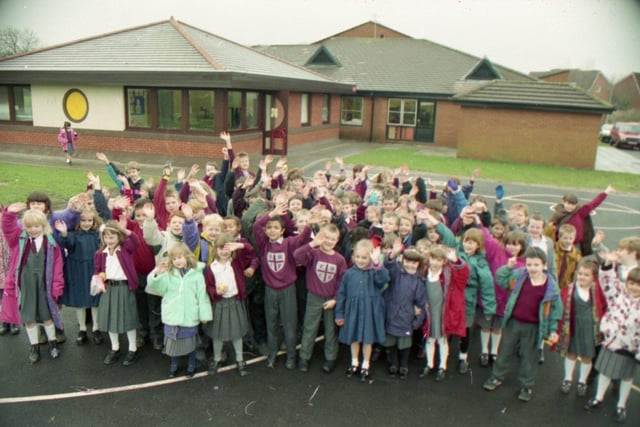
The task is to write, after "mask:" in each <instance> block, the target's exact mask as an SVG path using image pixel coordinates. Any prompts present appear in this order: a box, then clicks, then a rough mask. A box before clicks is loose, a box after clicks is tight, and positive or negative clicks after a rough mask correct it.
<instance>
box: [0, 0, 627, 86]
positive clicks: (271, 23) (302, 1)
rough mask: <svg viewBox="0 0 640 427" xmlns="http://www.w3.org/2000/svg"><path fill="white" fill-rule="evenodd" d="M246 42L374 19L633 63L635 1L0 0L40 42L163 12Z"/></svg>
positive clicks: (562, 63) (510, 61)
mask: <svg viewBox="0 0 640 427" xmlns="http://www.w3.org/2000/svg"><path fill="white" fill-rule="evenodd" d="M171 16H173V17H175V18H176V19H178V20H180V21H182V22H185V23H187V24H190V25H193V26H195V27H198V28H200V29H202V30H205V31H208V32H210V33H213V34H216V35H218V36H221V37H225V38H228V39H231V40H233V41H235V42H238V43H243V44H247V45H255V44H295V43H309V42H313V41H316V40H319V39H322V38H325V37H327V36H330V35H332V34H335V33H337V32H340V31H343V30H346V29H348V28H350V27H353V26H356V25H359V24H361V23H363V22H366V21H371V20H373V21H377V22H379V23H381V24H383V25H385V26H387V27H391V28H393V29H395V30H397V31H400V32H402V33H404V34H407V35H409V36H412V37H415V38H425V39H429V40H431V41H433V42H436V43H440V44H443V45H446V46H449V47H452V48H454V49H457V50H460V51H463V52H467V53H470V54H473V55H476V56H479V57H483V56H486V57H488V58H489V59H490V60H491V61H493V62H495V63H498V64H500V65H503V66H506V67H510V68H513V69H515V70H518V71H521V72H525V73H528V72H530V71H544V70H549V69H552V68H580V69H583V70H588V69H598V70H601V71H603V72H604V74H605V75H606V76H607V77H608V78H609V79H611V80H614V81H616V80H619V79H621V78H622V77H625V76H626V75H628V74H629V73H631V72H640V0H269V1H267V0H56V1H53V0H0V28H4V27H7V26H9V25H13V26H14V27H17V28H30V29H32V30H33V31H35V33H36V34H37V35H38V37H39V38H40V41H41V45H42V46H50V45H55V44H60V43H64V42H68V41H72V40H76V39H79V38H85V37H93V36H96V35H100V34H103V33H107V32H111V31H119V30H122V29H125V28H129V27H134V26H138V25H145V24H148V23H152V22H158V21H163V20H167V19H169V18H170V17H171Z"/></svg>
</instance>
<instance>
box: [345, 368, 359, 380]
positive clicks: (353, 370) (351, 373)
mask: <svg viewBox="0 0 640 427" xmlns="http://www.w3.org/2000/svg"><path fill="white" fill-rule="evenodd" d="M357 373H358V367H357V366H355V365H351V366H349V369H347V378H351V377H352V376H354V375H356V374H357Z"/></svg>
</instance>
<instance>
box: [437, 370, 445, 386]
mask: <svg viewBox="0 0 640 427" xmlns="http://www.w3.org/2000/svg"><path fill="white" fill-rule="evenodd" d="M445 378H447V371H445V370H444V369H442V368H440V369H438V370H437V371H436V382H437V383H441V382H442V381H444V379H445Z"/></svg>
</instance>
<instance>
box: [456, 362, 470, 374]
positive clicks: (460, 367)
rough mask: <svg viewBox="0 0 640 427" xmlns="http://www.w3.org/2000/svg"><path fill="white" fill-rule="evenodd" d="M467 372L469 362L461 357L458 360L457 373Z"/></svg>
mask: <svg viewBox="0 0 640 427" xmlns="http://www.w3.org/2000/svg"><path fill="white" fill-rule="evenodd" d="M467 372H469V364H468V363H467V361H466V360H463V359H460V360H458V373H459V374H460V375H464V374H466V373H467Z"/></svg>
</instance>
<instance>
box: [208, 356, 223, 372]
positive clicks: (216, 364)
mask: <svg viewBox="0 0 640 427" xmlns="http://www.w3.org/2000/svg"><path fill="white" fill-rule="evenodd" d="M219 367H220V362H217V361H215V360H213V359H211V361H210V362H209V368H208V369H207V371H208V372H209V375H215V374H217V373H218V368H219Z"/></svg>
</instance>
